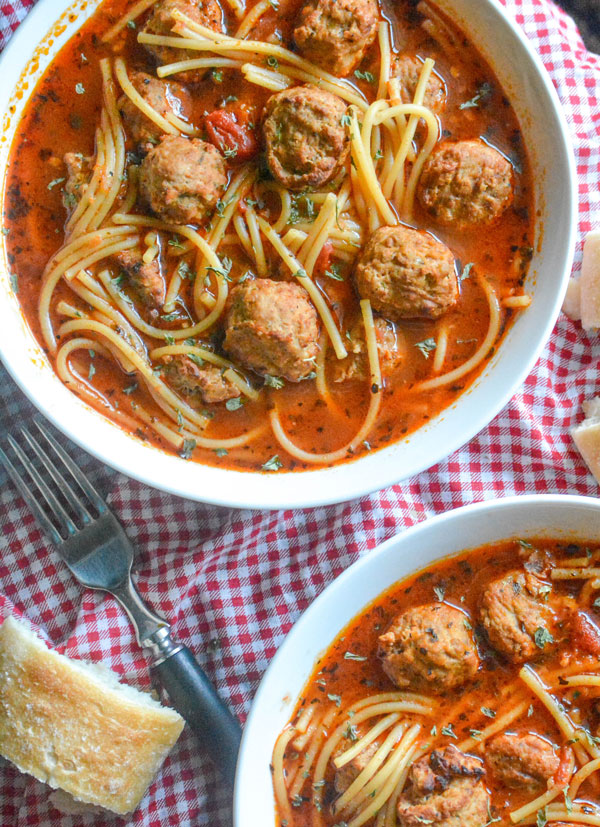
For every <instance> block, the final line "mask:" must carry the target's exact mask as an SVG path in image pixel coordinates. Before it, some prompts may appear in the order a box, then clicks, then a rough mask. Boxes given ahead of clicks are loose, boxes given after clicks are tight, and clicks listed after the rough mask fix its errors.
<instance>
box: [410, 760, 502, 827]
mask: <svg viewBox="0 0 600 827" xmlns="http://www.w3.org/2000/svg"><path fill="white" fill-rule="evenodd" d="M484 775H485V770H484V769H483V766H482V764H481V761H480V760H479V759H478V758H474V757H473V756H472V755H464V754H463V753H462V752H460V750H458V749H457V748H456V747H455V746H449V747H446V749H445V750H443V751H442V750H434V751H433V752H431V753H430V754H429V755H426V756H424V757H423V758H421V759H420V760H419V761H417V762H416V763H415V764H413V766H412V767H411V770H410V774H409V776H408V787H407V790H406V791H405V792H404V793H403V794H402V797H401V798H400V800H399V801H398V824H399V825H400V827H423V825H424V824H429V825H431V827H484V825H485V824H488V823H489V821H490V815H489V806H490V799H489V795H488V792H487V790H486V788H485V786H484V784H483V780H482V779H483V776H484Z"/></svg>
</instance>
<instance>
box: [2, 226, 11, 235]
mask: <svg viewBox="0 0 600 827" xmlns="http://www.w3.org/2000/svg"><path fill="white" fill-rule="evenodd" d="M9 233H10V230H9V229H8V227H2V235H9Z"/></svg>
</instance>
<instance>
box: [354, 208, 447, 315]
mask: <svg viewBox="0 0 600 827" xmlns="http://www.w3.org/2000/svg"><path fill="white" fill-rule="evenodd" d="M355 279H356V286H357V288H358V292H359V293H360V295H361V297H362V298H363V299H369V300H370V302H371V305H372V306H373V309H374V310H377V311H378V312H379V313H381V314H382V315H383V316H385V317H386V318H388V319H393V320H394V321H400V320H402V319H438V318H439V317H440V316H443V315H444V313H446V311H447V310H450V309H451V308H452V307H454V305H455V304H456V302H457V300H458V279H457V276H456V266H455V263H454V256H453V255H452V252H451V251H450V250H449V249H448V247H446V245H445V244H442V243H441V242H440V241H438V240H437V239H436V238H434V237H433V236H432V235H431V234H430V233H428V232H425V231H421V230H413V229H411V228H410V227H405V226H403V225H402V224H398V225H397V226H395V227H381V228H380V229H379V230H377V231H376V232H375V233H374V234H373V235H372V236H371V238H370V239H369V241H368V242H367V245H366V247H365V248H364V250H363V252H362V254H361V256H360V259H359V261H358V264H357V265H356V270H355Z"/></svg>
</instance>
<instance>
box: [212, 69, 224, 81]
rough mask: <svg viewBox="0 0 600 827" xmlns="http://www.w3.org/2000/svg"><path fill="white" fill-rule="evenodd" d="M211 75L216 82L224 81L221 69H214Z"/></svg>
mask: <svg viewBox="0 0 600 827" xmlns="http://www.w3.org/2000/svg"><path fill="white" fill-rule="evenodd" d="M211 77H212V79H213V80H214V82H215V83H223V72H222V71H221V70H220V69H213V70H212V72H211Z"/></svg>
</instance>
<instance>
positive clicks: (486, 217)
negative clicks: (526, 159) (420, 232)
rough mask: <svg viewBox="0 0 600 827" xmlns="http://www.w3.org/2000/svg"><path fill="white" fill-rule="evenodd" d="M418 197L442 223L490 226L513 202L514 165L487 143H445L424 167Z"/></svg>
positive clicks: (478, 141)
mask: <svg viewBox="0 0 600 827" xmlns="http://www.w3.org/2000/svg"><path fill="white" fill-rule="evenodd" d="M418 197H419V200H420V202H421V204H422V205H423V207H424V208H425V209H426V210H427V212H429V213H430V214H431V215H432V216H433V217H434V218H435V219H436V220H437V221H439V222H440V224H453V225H454V226H456V227H463V228H465V227H470V226H473V225H480V224H489V223H490V222H491V221H493V220H494V219H496V218H498V216H500V215H501V214H502V213H503V212H504V210H505V209H506V208H507V207H509V206H510V204H511V203H512V200H513V171H512V166H511V165H510V163H509V161H507V160H506V158H505V157H504V156H503V155H501V154H500V153H499V152H498V150H497V149H494V148H493V147H491V146H488V145H487V144H486V143H484V141H480V140H475V141H455V142H452V141H444V142H443V143H441V144H440V145H439V146H438V147H437V148H436V149H435V150H434V151H433V152H432V153H431V155H430V156H429V158H428V160H427V161H426V163H425V166H424V167H423V172H422V173H421V178H420V180H419V189H418Z"/></svg>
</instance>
